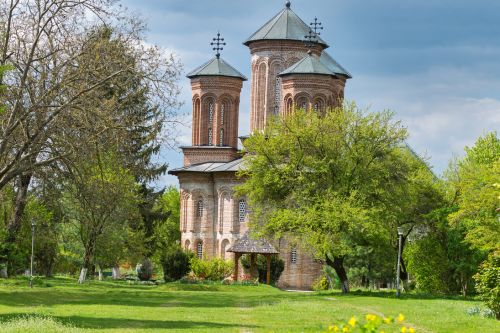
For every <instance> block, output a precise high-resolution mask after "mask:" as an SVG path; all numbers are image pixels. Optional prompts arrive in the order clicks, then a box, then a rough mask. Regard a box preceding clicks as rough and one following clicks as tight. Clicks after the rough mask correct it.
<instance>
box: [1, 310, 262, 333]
mask: <svg viewBox="0 0 500 333" xmlns="http://www.w3.org/2000/svg"><path fill="white" fill-rule="evenodd" d="M23 317H40V316H39V315H36V314H26V315H20V314H19V313H9V314H3V315H0V322H8V321H11V320H15V319H17V318H23ZM46 317H47V316H46ZM48 317H50V318H53V319H55V320H57V321H58V322H60V323H62V324H64V325H68V326H73V327H77V328H85V329H87V328H88V329H120V328H124V329H125V328H142V329H155V328H156V329H159V328H163V329H186V330H189V329H203V328H205V329H207V330H209V329H217V328H219V329H223V328H234V329H238V328H239V329H242V328H258V327H259V326H256V325H244V324H228V323H217V322H205V321H193V320H189V321H188V320H186V321H184V320H147V319H146V320H140V319H127V318H106V317H84V316H68V317H62V316H48Z"/></svg>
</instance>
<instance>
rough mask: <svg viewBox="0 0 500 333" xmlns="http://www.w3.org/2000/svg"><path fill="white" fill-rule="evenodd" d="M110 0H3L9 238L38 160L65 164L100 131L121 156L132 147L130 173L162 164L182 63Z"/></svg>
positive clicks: (142, 176)
mask: <svg viewBox="0 0 500 333" xmlns="http://www.w3.org/2000/svg"><path fill="white" fill-rule="evenodd" d="M113 3H114V1H113V0H77V1H69V0H61V1H52V0H36V1H28V0H12V1H10V2H9V3H7V2H6V1H5V2H1V3H0V12H1V13H2V18H5V20H2V21H1V23H2V24H3V25H2V26H1V27H0V37H2V38H1V41H2V44H1V45H0V48H1V49H0V51H1V52H0V55H1V56H0V65H3V64H6V65H9V66H11V68H13V70H11V71H9V72H8V73H7V74H6V75H3V76H1V79H2V82H3V83H6V84H7V87H8V88H7V90H6V92H5V94H4V96H3V97H4V98H3V99H4V100H5V104H6V107H5V110H4V112H2V113H0V124H1V126H0V189H1V188H3V187H4V186H5V185H6V184H8V183H9V182H11V183H12V184H13V185H14V188H15V199H14V200H15V205H14V214H12V218H11V220H10V221H9V222H8V228H7V231H8V232H7V241H8V242H9V243H14V242H15V238H16V236H17V233H18V231H19V228H20V221H21V216H22V214H23V211H24V208H25V202H26V197H27V192H28V188H29V186H30V184H31V182H32V180H33V177H34V176H36V174H34V172H38V171H39V170H41V168H45V167H47V166H50V167H56V168H61V166H64V168H68V167H69V166H70V164H71V163H72V162H73V161H76V160H77V159H75V156H77V157H78V156H79V154H80V152H81V151H84V150H85V149H86V147H88V146H89V145H90V146H92V145H94V144H95V143H96V142H100V143H102V142H104V140H109V141H110V142H109V143H110V144H114V143H115V142H116V141H120V140H121V142H122V144H121V148H120V149H121V150H122V152H121V156H122V157H125V156H128V157H130V156H134V158H129V159H128V160H127V163H128V165H127V168H129V169H134V171H133V175H134V177H136V179H139V180H144V181H148V180H151V179H152V178H154V177H155V176H157V175H158V174H159V173H161V172H162V171H163V170H164V168H165V167H164V166H163V165H158V166H154V165H153V163H152V162H151V156H152V155H154V154H155V153H157V152H158V150H159V142H160V141H161V139H162V138H169V134H171V133H170V132H169V130H170V128H169V127H165V126H164V125H165V124H166V123H167V122H170V123H173V122H174V121H175V119H173V118H172V116H173V114H174V113H175V107H176V105H177V100H176V97H177V94H178V88H177V85H176V81H177V79H178V76H179V64H178V63H177V61H175V60H174V59H173V58H172V57H171V56H166V55H165V54H164V53H162V51H161V50H160V49H158V48H157V47H146V46H145V44H144V43H142V31H143V29H144V27H143V25H142V24H141V23H140V22H138V21H136V20H132V19H129V18H127V17H126V16H120V15H112V14H110V13H112V12H113V10H112V9H113V8H112V7H111V5H112V4H113ZM96 19H97V20H96ZM96 21H97V22H98V25H97V26H96ZM109 22H113V23H117V22H118V24H115V25H117V26H118V27H117V28H113V29H112V28H109V27H110V26H111V25H110V23H109ZM103 26H104V28H103ZM113 33H114V37H113V38H112V37H111V36H112V34H113ZM2 82H0V83H2ZM136 105H139V107H136ZM117 110H119V111H120V112H116V111H117ZM96 125H99V126H96ZM97 127H98V128H97ZM104 132H106V135H107V136H106V139H103V137H102V134H103V133H104ZM110 133H113V134H110ZM64 168H63V169H64ZM3 255H4V257H5V255H7V256H8V254H5V253H3Z"/></svg>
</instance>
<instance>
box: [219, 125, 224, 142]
mask: <svg viewBox="0 0 500 333" xmlns="http://www.w3.org/2000/svg"><path fill="white" fill-rule="evenodd" d="M220 145H221V146H224V129H223V128H221V129H220Z"/></svg>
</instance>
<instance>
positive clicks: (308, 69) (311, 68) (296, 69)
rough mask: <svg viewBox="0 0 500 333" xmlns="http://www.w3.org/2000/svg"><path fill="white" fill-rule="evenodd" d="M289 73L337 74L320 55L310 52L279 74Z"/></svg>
mask: <svg viewBox="0 0 500 333" xmlns="http://www.w3.org/2000/svg"><path fill="white" fill-rule="evenodd" d="M289 74H321V75H331V76H335V73H334V72H333V71H332V70H330V69H329V68H328V67H327V66H326V65H325V64H323V63H322V62H321V61H320V59H319V57H318V56H315V55H312V54H308V55H307V56H305V57H304V58H302V59H301V60H299V61H298V62H297V63H295V64H294V65H292V66H291V67H289V68H288V69H285V70H284V71H283V72H281V73H279V74H278V75H279V76H283V75H289Z"/></svg>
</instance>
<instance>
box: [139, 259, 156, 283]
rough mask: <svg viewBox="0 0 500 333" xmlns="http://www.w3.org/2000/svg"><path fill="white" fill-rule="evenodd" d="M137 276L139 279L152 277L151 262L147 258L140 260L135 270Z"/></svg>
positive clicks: (146, 279)
mask: <svg viewBox="0 0 500 333" xmlns="http://www.w3.org/2000/svg"><path fill="white" fill-rule="evenodd" d="M137 277H138V278H139V280H141V281H149V280H151V278H152V277H153V263H152V262H151V260H149V259H148V258H146V259H144V260H143V261H142V264H141V267H140V268H139V271H138V272H137Z"/></svg>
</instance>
